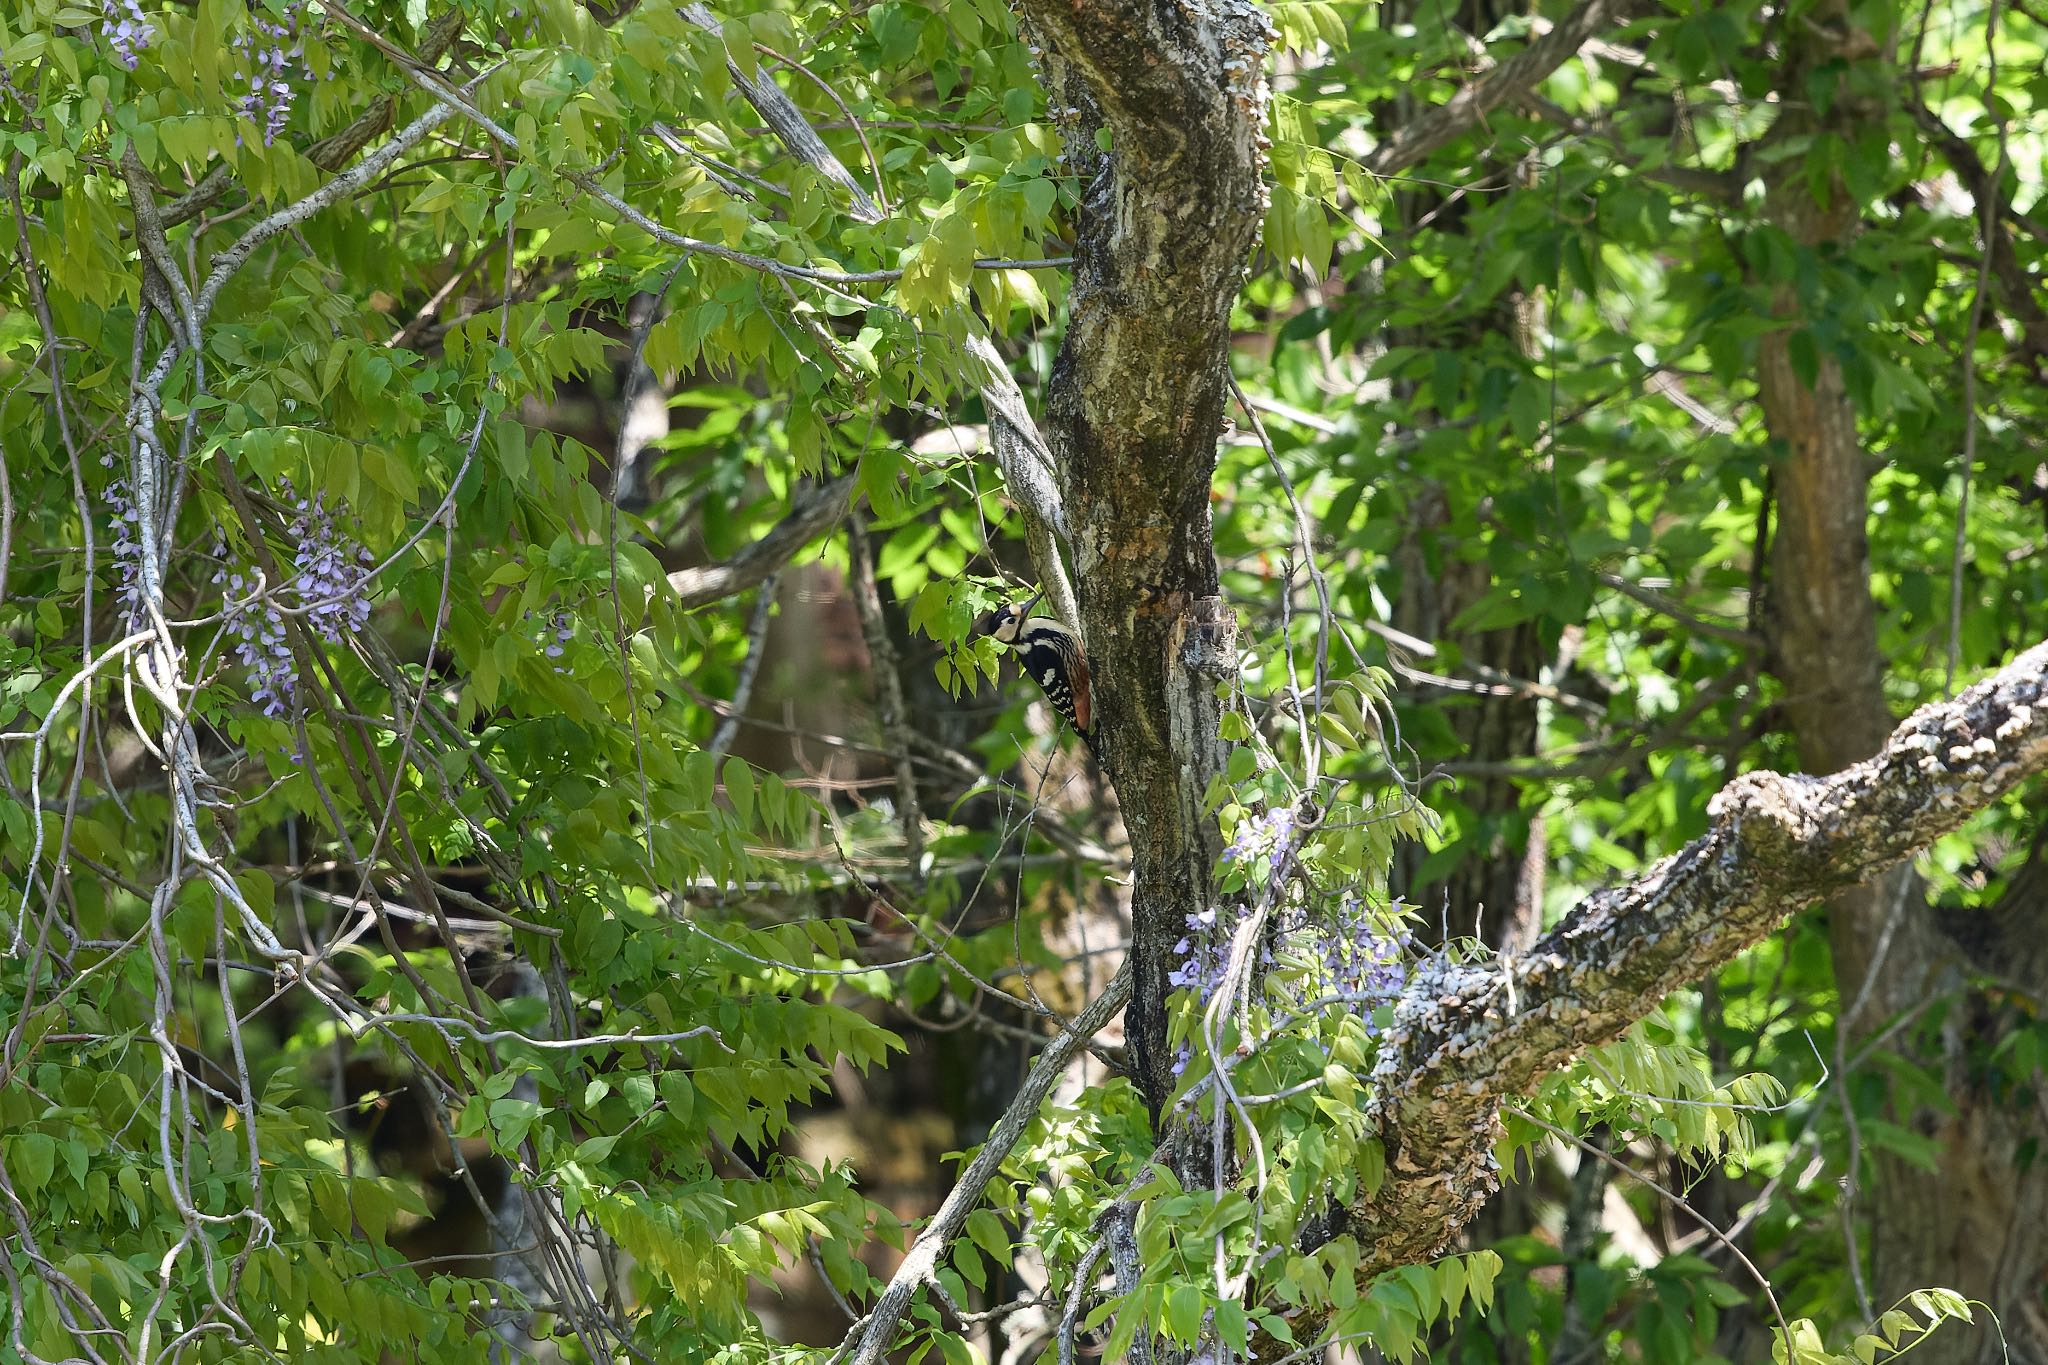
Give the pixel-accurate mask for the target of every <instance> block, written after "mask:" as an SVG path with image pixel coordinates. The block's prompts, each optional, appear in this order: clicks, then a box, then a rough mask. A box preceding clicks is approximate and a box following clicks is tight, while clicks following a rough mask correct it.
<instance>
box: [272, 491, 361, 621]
mask: <svg viewBox="0 0 2048 1365" xmlns="http://www.w3.org/2000/svg"><path fill="white" fill-rule="evenodd" d="M298 509H299V514H298V516H296V517H295V518H293V519H292V527H291V537H292V543H293V544H294V545H296V546H297V547H298V548H297V549H296V550H294V551H293V552H292V564H293V566H294V567H296V568H297V569H298V571H299V572H298V577H297V580H296V582H295V583H294V587H295V588H296V589H297V591H298V594H299V599H300V600H301V601H302V602H304V603H305V604H306V623H307V624H308V625H310V626H311V627H312V628H313V629H314V631H315V632H317V633H318V634H319V636H320V638H321V639H323V640H325V641H327V642H328V643H329V644H336V645H338V644H340V643H341V641H342V637H343V636H344V635H346V634H348V633H350V632H352V631H358V630H361V629H362V628H363V627H364V626H366V625H368V624H369V622H370V597H369V593H368V591H367V587H368V583H369V568H370V565H371V564H372V563H374V562H375V561H374V560H373V559H372V557H371V555H370V552H369V550H367V549H365V548H364V547H363V546H362V545H361V544H360V543H358V542H356V541H354V540H351V539H349V538H348V537H346V536H344V535H342V534H341V533H340V532H338V531H336V530H335V529H334V514H333V513H332V512H330V511H329V510H328V508H327V500H326V498H325V497H323V496H320V495H317V494H316V495H315V496H314V497H312V498H310V499H307V498H300V499H299V502H298Z"/></svg>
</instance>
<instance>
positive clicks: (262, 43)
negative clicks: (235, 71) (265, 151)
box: [235, 0, 313, 147]
mask: <svg viewBox="0 0 2048 1365" xmlns="http://www.w3.org/2000/svg"><path fill="white" fill-rule="evenodd" d="M302 10H303V5H302V4H301V3H297V2H296V0H295V3H292V4H288V5H286V6H285V10H284V17H283V19H282V20H281V21H280V20H277V19H273V18H271V17H270V16H269V15H268V14H266V13H265V12H264V11H263V10H261V9H260V8H258V7H257V6H256V5H255V4H254V3H252V4H251V5H250V7H249V28H250V31H249V32H247V33H242V34H238V35H237V36H236V38H235V51H237V52H239V53H240V54H241V55H242V60H243V61H244V62H246V63H247V64H248V71H247V73H246V75H245V77H244V79H246V80H247V81H248V89H247V90H246V91H244V92H243V94H242V95H241V98H240V99H239V100H238V101H237V105H238V107H239V108H240V110H241V112H242V113H243V114H245V115H247V116H248V117H249V118H250V119H251V120H252V121H254V122H257V123H261V124H262V125H263V145H264V146H266V147H268V146H269V145H270V144H271V143H273V142H275V141H276V140H277V135H278V134H279V133H282V132H283V131H284V130H285V125H286V124H287V123H288V122H289V121H290V120H291V114H292V101H293V99H294V98H296V94H295V92H294V90H293V88H292V83H291V80H290V79H289V77H290V75H291V68H292V66H293V65H294V64H296V65H297V67H298V73H299V75H301V76H302V77H305V78H306V79H309V80H310V79H311V78H312V74H313V73H312V71H311V70H310V69H309V68H308V66H307V64H306V44H305V38H304V35H303V33H302V32H301V23H300V21H301V15H302Z"/></svg>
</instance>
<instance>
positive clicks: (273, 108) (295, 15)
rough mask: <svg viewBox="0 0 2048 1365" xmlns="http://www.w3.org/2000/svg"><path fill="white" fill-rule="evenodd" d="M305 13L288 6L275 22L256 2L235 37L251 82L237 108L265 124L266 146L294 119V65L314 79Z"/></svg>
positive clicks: (245, 75)
mask: <svg viewBox="0 0 2048 1365" xmlns="http://www.w3.org/2000/svg"><path fill="white" fill-rule="evenodd" d="M131 2H132V0H131ZM302 12H303V6H302V5H301V4H297V3H294V4H290V5H287V6H285V9H284V16H283V18H281V19H273V18H271V17H270V15H269V14H267V13H266V12H265V11H264V10H262V9H261V8H259V7H258V6H257V5H256V4H253V3H252V4H251V5H250V7H249V29H248V31H247V32H244V33H241V34H238V35H236V37H235V51H236V52H237V53H239V54H240V55H241V58H242V60H243V62H244V63H245V64H246V66H247V70H246V72H245V73H244V76H243V79H245V80H246V81H247V82H248V89H247V90H246V91H244V92H243V94H242V96H241V98H240V99H239V100H238V101H237V102H236V103H237V107H239V108H240V110H241V112H242V113H243V114H244V115H245V116H247V117H248V118H249V119H250V120H251V121H253V122H256V123H260V124H262V125H263V145H264V146H266V147H268V146H269V145H270V144H271V143H273V142H275V141H276V140H277V135H278V134H279V133H282V132H283V131H284V129H285V124H286V123H287V122H289V121H290V119H291V113H292V102H293V100H294V99H295V98H296V97H297V96H296V92H295V90H294V88H293V86H292V82H291V79H290V78H291V75H292V68H293V66H294V65H296V66H297V68H298V75H299V76H300V78H301V79H307V80H310V79H311V78H312V74H313V73H312V71H311V70H310V69H309V68H308V67H307V65H306V44H305V37H304V35H303V33H302V31H301V17H302Z"/></svg>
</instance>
